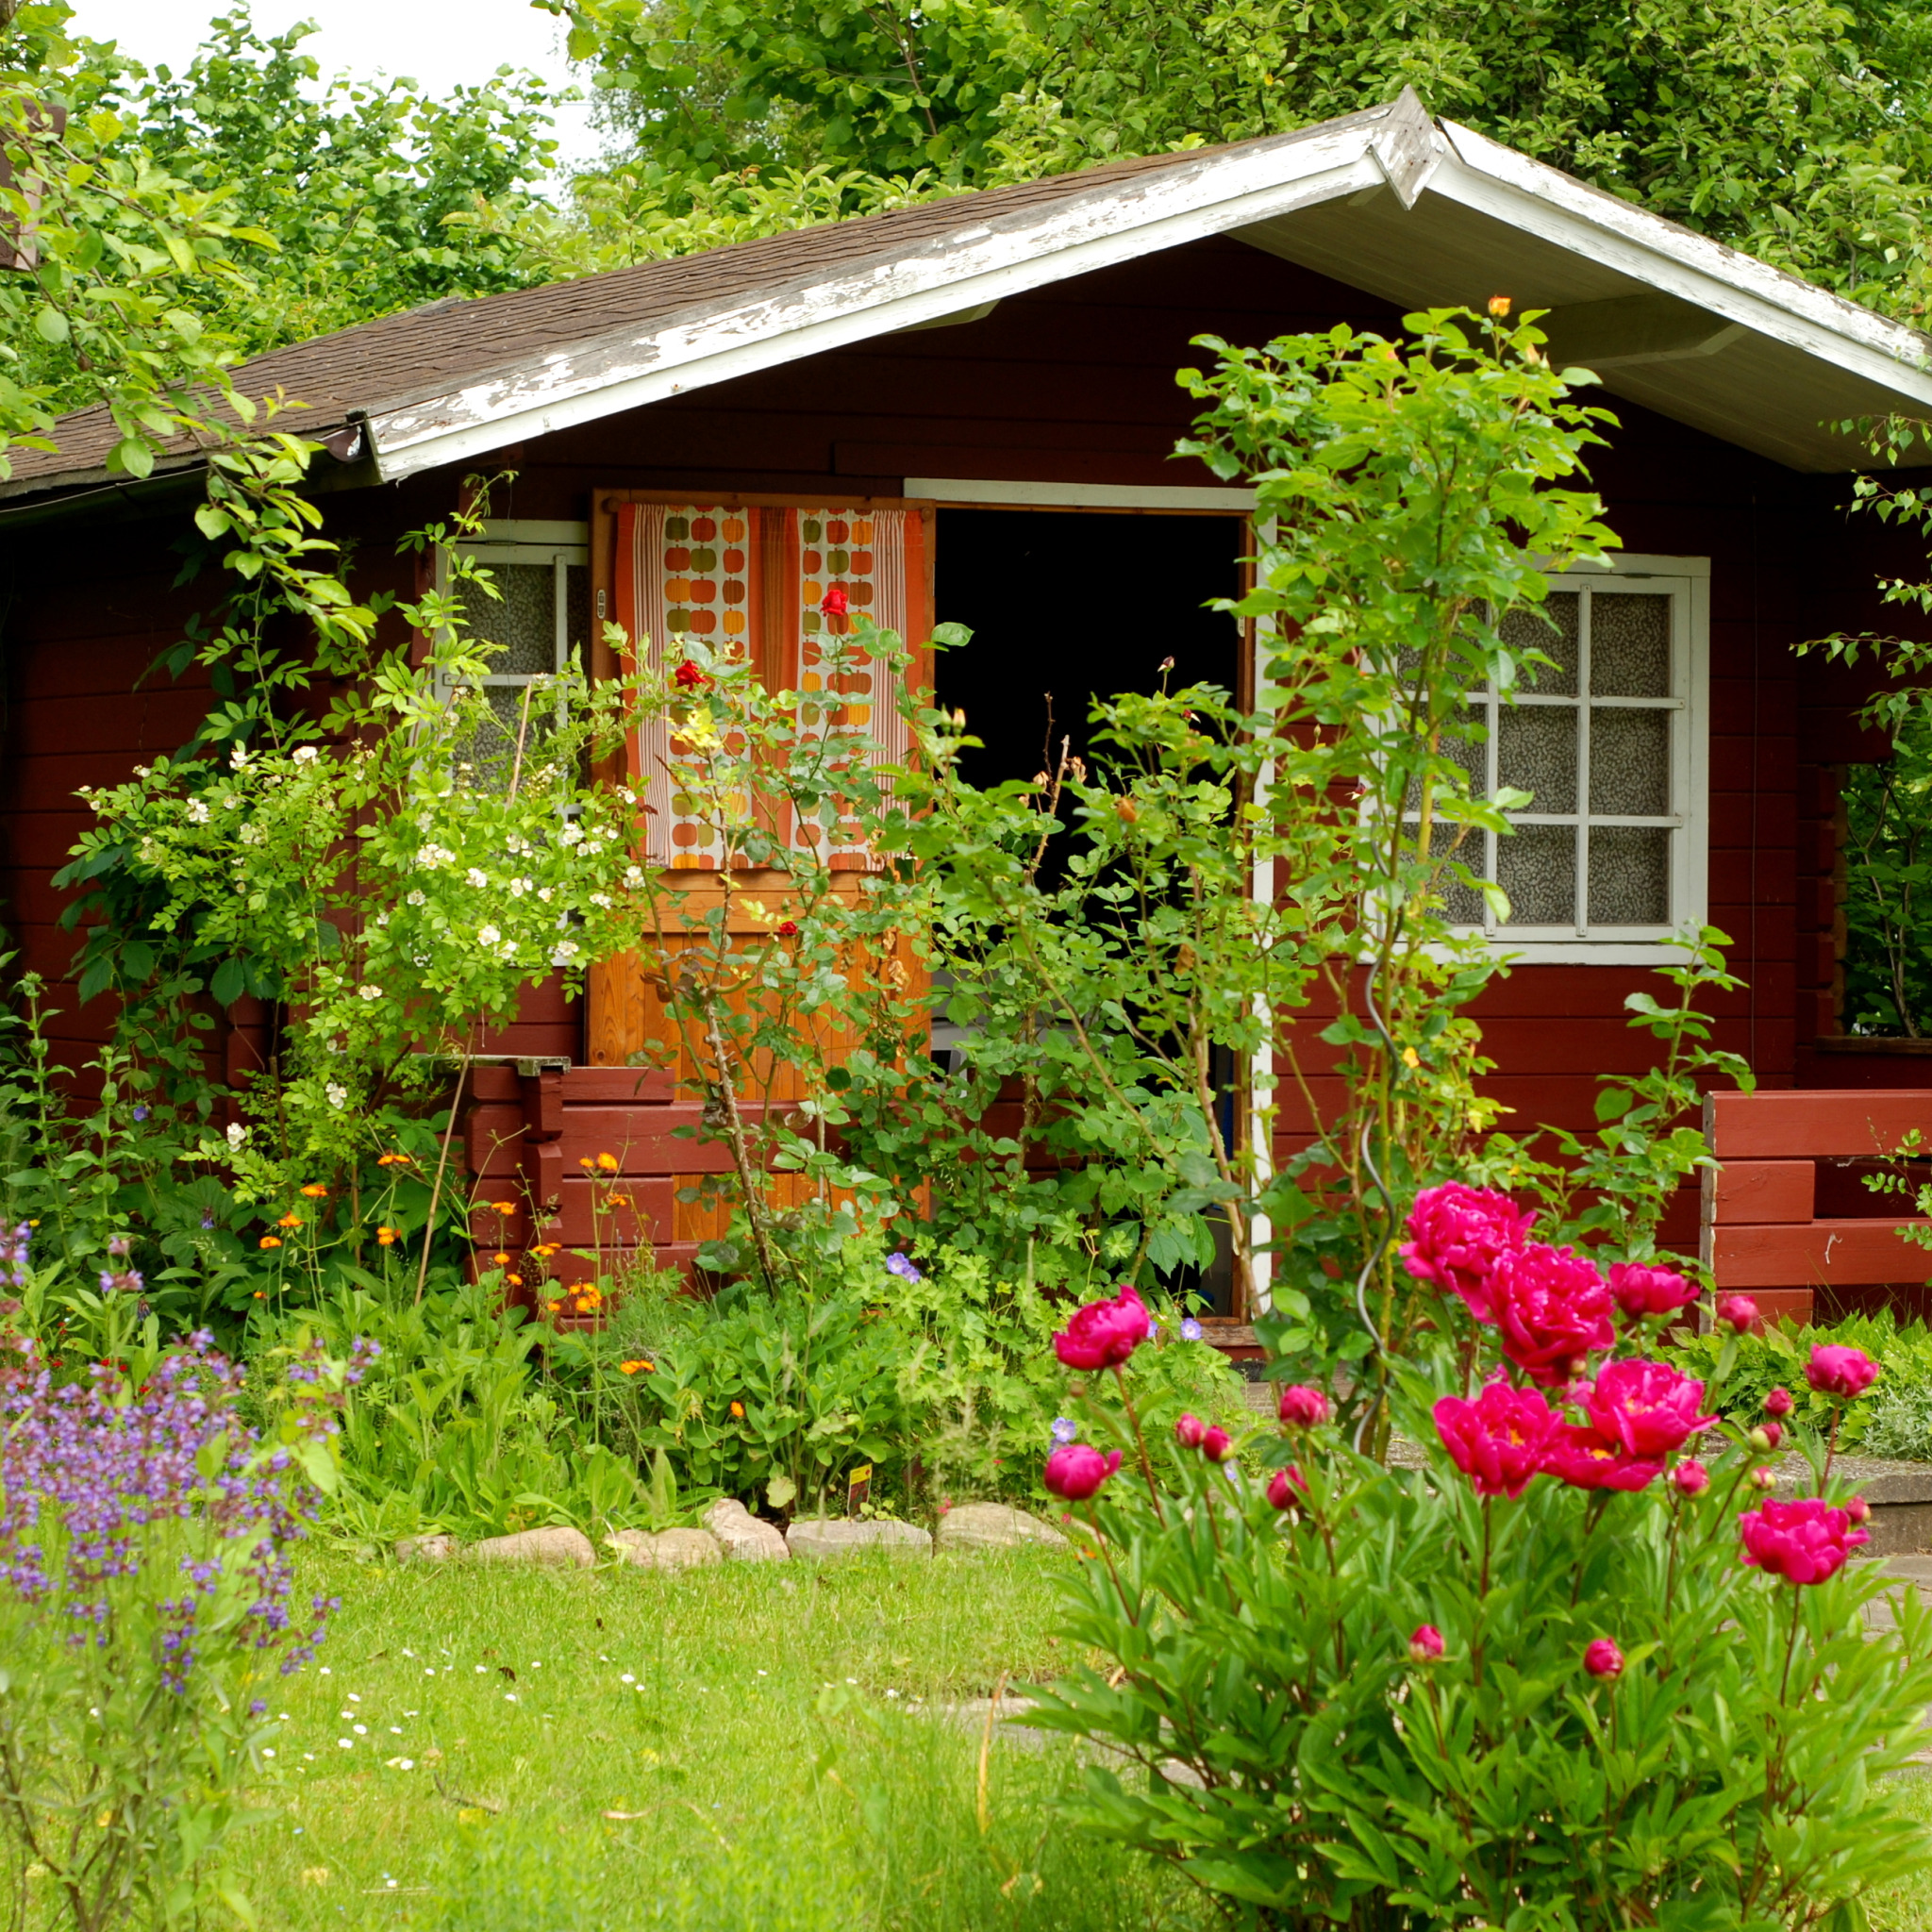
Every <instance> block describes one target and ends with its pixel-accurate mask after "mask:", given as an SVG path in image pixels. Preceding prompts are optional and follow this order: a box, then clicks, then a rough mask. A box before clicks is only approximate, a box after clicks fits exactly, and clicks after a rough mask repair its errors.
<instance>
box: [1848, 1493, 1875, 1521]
mask: <svg viewBox="0 0 1932 1932" xmlns="http://www.w3.org/2000/svg"><path fill="white" fill-rule="evenodd" d="M1844 1509H1845V1514H1846V1515H1847V1516H1849V1517H1850V1518H1851V1519H1852V1521H1853V1522H1854V1523H1870V1522H1871V1520H1872V1506H1871V1504H1869V1503H1868V1502H1866V1500H1865V1499H1864V1497H1863V1496H1854V1497H1852V1498H1851V1500H1850V1501H1849V1502H1847V1503H1846V1504H1845V1506H1844Z"/></svg>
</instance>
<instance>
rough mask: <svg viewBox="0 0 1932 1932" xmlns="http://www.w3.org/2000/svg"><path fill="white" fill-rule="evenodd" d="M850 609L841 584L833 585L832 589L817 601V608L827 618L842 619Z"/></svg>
mask: <svg viewBox="0 0 1932 1932" xmlns="http://www.w3.org/2000/svg"><path fill="white" fill-rule="evenodd" d="M819 608H820V609H821V610H823V611H824V613H825V615H826V616H827V617H843V616H844V615H845V613H846V612H847V611H848V610H850V609H851V608H852V606H851V604H850V602H849V601H848V600H847V598H846V595H845V587H844V585H843V584H834V585H833V586H832V588H831V589H830V590H829V591H826V592H825V594H824V596H823V597H821V598H820V599H819Z"/></svg>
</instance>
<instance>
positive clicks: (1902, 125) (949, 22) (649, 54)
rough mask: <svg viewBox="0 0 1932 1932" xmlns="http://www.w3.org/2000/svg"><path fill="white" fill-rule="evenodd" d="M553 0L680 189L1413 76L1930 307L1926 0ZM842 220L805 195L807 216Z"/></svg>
mask: <svg viewBox="0 0 1932 1932" xmlns="http://www.w3.org/2000/svg"><path fill="white" fill-rule="evenodd" d="M546 4H549V5H551V6H552V8H553V10H555V11H558V12H563V13H567V14H568V15H569V17H570V19H571V21H572V23H573V32H572V42H571V44H572V51H573V53H574V54H575V55H577V56H578V57H579V58H590V59H591V60H593V61H594V63H595V77H596V82H597V85H598V86H599V87H600V88H602V89H605V90H607V91H608V93H609V95H610V98H611V99H612V101H613V103H614V105H613V107H612V108H611V109H610V110H609V119H610V121H611V123H612V125H613V126H614V127H616V128H617V129H619V130H621V131H623V132H625V133H628V134H629V135H630V136H631V138H632V139H633V141H634V142H635V145H636V150H637V155H638V157H639V161H638V165H641V166H642V167H643V168H645V169H646V170H650V169H654V168H655V169H657V170H658V171H660V178H661V179H662V181H663V183H664V187H665V190H666V192H668V193H671V194H673V195H675V193H676V192H678V191H679V190H683V191H684V192H694V191H700V190H702V189H703V188H704V187H705V185H706V184H710V183H712V182H713V177H715V176H720V175H737V174H738V173H739V171H741V170H744V169H746V168H758V169H760V170H763V171H765V177H766V178H769V177H770V175H771V174H772V173H773V171H774V170H777V169H781V168H786V167H791V168H809V167H811V166H812V165H813V164H816V163H829V164H831V165H833V166H834V167H852V168H855V169H859V170H863V171H864V172H866V173H867V174H870V175H874V176H875V177H880V178H881V179H884V180H890V181H892V182H896V183H899V184H901V185H903V186H910V185H911V184H912V183H913V182H915V181H917V180H919V179H920V177H921V176H922V175H923V174H924V173H925V172H926V171H931V172H932V173H934V174H936V175H938V176H939V177H940V182H939V183H936V184H934V185H935V186H938V185H940V184H943V183H952V184H956V185H963V186H970V187H983V186H989V185H997V184H999V183H1001V182H1004V181H1008V180H1017V179H1028V178H1032V177H1034V176H1037V175H1044V174H1049V173H1054V172H1058V171H1060V170H1063V169H1068V168H1077V167H1081V166H1085V165H1089V164H1091V163H1092V162H1095V161H1103V160H1108V159H1111V158H1117V157H1120V156H1125V155H1141V154H1158V153H1161V152H1164V151H1167V150H1170V149H1177V148H1186V147H1190V146H1194V145H1198V144H1200V143H1202V142H1223V141H1239V140H1242V139H1245V138H1248V137H1251V136H1257V135H1266V134H1278V133H1282V132H1284V131H1287V130H1289V129H1292V128H1296V127H1301V126H1306V125H1307V124H1309V123H1310V122H1313V121H1318V120H1321V119H1324V118H1326V117H1328V116H1331V115H1339V114H1347V113H1353V112H1355V111H1357V110H1358V109H1360V108H1369V107H1374V106H1377V105H1379V104H1380V103H1382V102H1384V101H1388V100H1391V99H1392V98H1393V97H1394V95H1395V94H1396V93H1397V92H1399V91H1400V90H1401V88H1403V87H1404V86H1405V85H1409V86H1413V87H1415V88H1416V89H1417V91H1418V92H1420V93H1421V95H1422V97H1423V99H1424V102H1426V104H1427V105H1428V107H1429V108H1430V109H1431V110H1432V111H1433V112H1435V113H1438V114H1441V115H1446V116H1448V117H1450V118H1452V119H1454V120H1457V121H1459V122H1462V123H1464V124H1465V125H1470V126H1473V127H1475V128H1477V129H1479V130H1480V131H1481V132H1483V133H1485V134H1488V135H1490V136H1491V137H1492V138H1493V139H1495V140H1498V141H1503V142H1507V143H1509V144H1510V145H1511V146H1513V147H1518V148H1521V149H1523V150H1524V152H1526V153H1528V154H1531V155H1533V156H1535V157H1537V158H1539V159H1542V160H1546V161H1549V162H1551V163H1553V164H1554V165H1555V166H1557V167H1559V168H1562V169H1564V170H1566V171H1568V172H1570V173H1572V174H1575V175H1581V176H1582V177H1583V178H1584V179H1585V180H1588V181H1590V182H1592V183H1593V184H1595V185H1596V186H1598V187H1601V188H1604V189H1607V191H1609V192H1611V193H1614V194H1619V195H1622V196H1624V197H1625V198H1627V199H1630V200H1633V201H1639V202H1641V203H1642V204H1643V205H1644V206H1646V207H1648V208H1653V209H1655V210H1656V211H1657V212H1658V213H1660V214H1665V215H1668V216H1670V217H1672V218H1673V219H1674V220H1676V221H1680V222H1683V223H1685V224H1686V225H1689V226H1691V227H1693V228H1696V229H1699V230H1701V231H1702V232H1704V233H1706V234H1709V235H1713V236H1715V237H1717V238H1718V239H1720V240H1722V241H1725V242H1731V243H1733V244H1734V245H1737V246H1740V247H1743V248H1746V249H1748V250H1750V251H1751V252H1753V253H1754V254H1757V255H1759V256H1761V257H1762V258H1765V259H1767V260H1770V261H1773V262H1775V263H1776V264H1777V265H1778V266H1779V267H1782V268H1789V269H1791V270H1793V271H1795V272H1796V273H1798V274H1801V275H1808V276H1809V277H1811V278H1812V279H1814V280H1817V281H1820V282H1823V283H1824V284H1825V285H1826V286H1827V287H1831V288H1835V289H1837V290H1839V291H1840V292H1842V293H1845V294H1848V295H1851V296H1853V297H1854V298H1856V299H1857V300H1861V301H1867V302H1874V303H1876V304H1877V305H1879V306H1881V307H1885V308H1890V309H1892V310H1893V311H1894V312H1899V313H1910V314H1916V313H1919V312H1921V311H1922V310H1923V308H1924V302H1925V292H1926V285H1927V276H1928V270H1932V259H1928V254H1927V245H1926V213H1927V200H1926V196H1927V189H1926V186H1925V184H1926V182H1927V181H1928V180H1932V165H1928V155H1927V146H1926V143H1927V141H1928V139H1932V137H1928V135H1927V133H1926V117H1925V113H1924V103H1925V99H1926V94H1927V88H1928V81H1932V39H1928V36H1927V33H1926V30H1925V25H1924V18H1923V15H1922V13H1921V12H1920V11H1919V10H1918V9H1916V8H1912V7H1910V6H1908V5H1907V4H1905V0H1857V4H1855V5H1851V6H1837V5H1832V4H1829V0H1801V4H1798V5H1795V6H1772V5H1769V4H1767V0H1718V4H1714V5H1709V6H1704V7H1697V8H1685V7H1682V6H1679V5H1676V4H1674V0H1623V4H1622V5H1619V6H1616V7H1613V8H1608V9H1595V10H1586V11H1579V10H1577V9H1575V8H1552V7H1541V8H1532V9H1530V10H1528V11H1526V12H1525V10H1524V8H1520V7H1499V6H1495V5H1492V4H1489V0H1427V4H1424V5H1416V4H1414V0H1376V4H1374V5H1372V6H1370V7H1368V8H1361V7H1348V8H1344V7H1341V6H1315V7H1310V6H1308V5H1306V4H1303V0H1190V4H1187V5H1184V6H1179V7H1174V6H1163V5H1155V4H1152V0H1052V4H1046V0H1011V4H1007V5H998V4H991V0H952V4H948V5H945V6H942V7H934V6H931V5H925V6H914V5H912V4H911V0H889V4H886V5H879V4H876V0H814V4H812V5H810V6H807V5H804V4H802V0H731V4H724V0H670V4H666V0H546ZM862 198H863V197H862V196H856V197H855V198H854V199H855V205H856V204H857V202H858V201H860V200H862ZM588 212H589V213H590V215H591V221H592V222H593V223H594V222H595V220H596V214H597V211H596V209H595V208H594V207H593V208H591V209H590V210H588ZM819 218H823V214H822V211H821V210H820V209H817V208H813V207H811V206H810V205H809V204H808V202H806V201H805V199H804V198H802V197H801V199H800V202H799V204H798V207H797V213H796V216H795V218H794V219H795V220H796V221H804V220H811V219H819ZM593 232H594V230H593ZM693 240H694V241H695V240H696V237H695V236H694V237H693ZM697 245H708V243H706V242H698V244H697Z"/></svg>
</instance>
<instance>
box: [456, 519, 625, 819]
mask: <svg viewBox="0 0 1932 1932" xmlns="http://www.w3.org/2000/svg"><path fill="white" fill-rule="evenodd" d="M579 532H581V533H580V534H579ZM559 535H562V536H564V537H566V538H575V540H576V541H558V536H559ZM589 536H590V533H589V531H588V530H581V526H573V525H520V524H514V523H510V524H492V525H488V526H487V528H486V532H485V541H482V542H480V543H475V544H470V545H466V546H465V548H464V555H465V557H466V558H468V559H469V561H470V562H471V563H472V564H473V565H474V566H475V569H476V571H477V572H478V573H483V572H487V573H488V574H489V577H490V581H491V586H492V587H493V588H494V591H495V592H496V594H495V595H494V596H492V595H491V593H490V591H488V590H486V589H485V588H484V587H483V585H482V584H481V583H480V582H478V581H476V580H475V578H473V577H468V576H464V575H452V576H451V577H450V578H449V580H448V583H447V584H446V586H445V588H446V591H447V593H448V595H449V597H450V600H451V601H452V603H454V604H455V606H456V607H457V608H458V611H460V613H461V615H462V620H463V624H464V625H465V628H466V631H467V634H468V635H469V636H470V637H472V638H474V639H475V640H477V641H479V642H481V643H485V644H491V645H494V646H495V647H496V648H495V649H493V650H490V651H485V652H479V654H478V655H479V656H481V657H483V658H486V660H487V661H488V664H489V667H490V668H489V671H488V673H487V674H486V675H484V677H483V678H482V679H481V684H482V687H483V694H484V698H485V701H486V704H487V707H488V711H487V715H486V716H485V717H484V718H483V720H482V721H481V722H480V724H478V726H477V729H476V730H475V732H474V733H473V734H472V735H471V737H470V738H469V739H468V740H467V741H465V742H464V743H463V744H461V745H460V746H458V751H457V765H458V772H459V773H460V774H462V775H463V776H465V777H466V778H467V779H468V780H469V781H470V782H471V783H473V784H475V785H477V786H479V787H482V788H484V789H486V790H501V789H502V788H503V787H505V786H506V785H508V781H509V774H510V773H511V771H512V770H513V769H514V768H515V764H516V754H517V742H518V740H519V738H520V737H521V739H522V741H523V744H524V753H525V758H527V757H528V756H529V753H530V750H531V748H532V747H533V746H534V745H535V744H536V743H538V742H539V741H541V739H542V738H544V737H545V736H546V735H547V734H548V733H549V732H550V731H551V730H552V729H554V728H555V726H556V724H557V723H558V709H557V703H556V700H555V699H554V698H553V697H552V696H551V695H550V693H549V691H548V690H547V689H546V688H545V685H544V684H543V683H542V682H541V681H542V680H548V679H552V678H555V677H556V676H558V675H559V674H560V673H561V672H562V671H563V670H564V669H565V667H566V666H567V665H570V664H572V663H574V662H575V663H581V662H582V661H584V658H585V656H586V654H587V652H588V650H589V645H590V632H591V571H590V549H589Z"/></svg>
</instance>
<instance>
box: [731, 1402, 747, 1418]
mask: <svg viewBox="0 0 1932 1932" xmlns="http://www.w3.org/2000/svg"><path fill="white" fill-rule="evenodd" d="M731 1413H732V1414H733V1415H735V1416H737V1417H738V1418H739V1420H740V1421H742V1420H743V1419H744V1404H743V1403H741V1402H734V1403H733V1404H732V1405H731Z"/></svg>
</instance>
